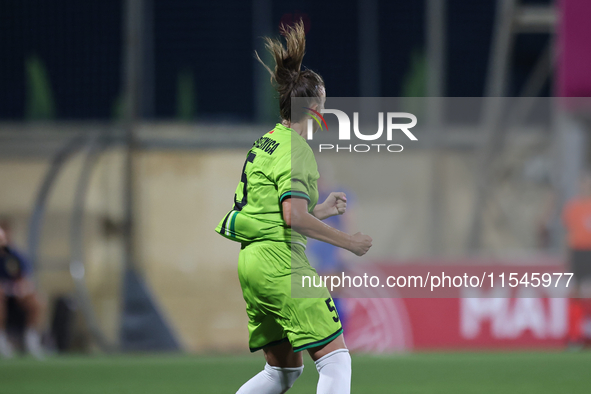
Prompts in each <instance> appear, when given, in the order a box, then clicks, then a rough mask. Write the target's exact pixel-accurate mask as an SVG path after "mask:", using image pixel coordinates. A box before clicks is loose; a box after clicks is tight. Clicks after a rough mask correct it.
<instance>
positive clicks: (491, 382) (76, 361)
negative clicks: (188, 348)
mask: <svg viewBox="0 0 591 394" xmlns="http://www.w3.org/2000/svg"><path fill="white" fill-rule="evenodd" d="M262 366H263V361H262V354H258V353H257V354H255V355H250V356H248V355H240V356H185V355H150V356H96V357H83V356H69V357H53V358H49V359H48V360H46V361H45V362H38V361H36V360H33V359H31V358H17V359H13V360H0V394H13V393H14V394H29V393H30V394H39V393H43V394H52V393H56V394H58V393H59V394H69V393H72V394H74V393H75V394H80V393H85V394H93V393H97V394H99V393H100V394H103V393H138V394H140V393H141V394H152V393H153V394H166V393H174V394H184V393H186V394H197V393H199V394H200V393H206V394H209V393H212V394H214V393H235V392H236V390H237V389H238V388H239V387H240V385H241V384H242V383H243V382H245V381H246V380H248V379H249V378H250V377H251V376H253V375H254V374H256V373H258V372H259V371H260V370H261V368H262ZM317 378H318V373H317V372H316V369H315V368H314V364H313V363H312V362H311V361H310V360H309V358H308V359H307V360H306V368H305V370H304V374H303V375H302V377H300V379H299V380H298V381H297V382H296V384H295V386H294V387H293V389H292V390H290V394H297V393H315V392H316V391H315V387H316V381H317ZM352 391H353V393H357V394H362V393H363V394H365V393H371V394H379V393H397V394H405V393H417V394H418V393H430V394H431V393H438V394H439V393H454V394H460V393H483V394H486V393H512V394H516V393H517V394H518V393H535V394H542V393H568V394H573V393H590V392H591V352H580V353H425V354H408V355H395V356H367V355H353V388H352Z"/></svg>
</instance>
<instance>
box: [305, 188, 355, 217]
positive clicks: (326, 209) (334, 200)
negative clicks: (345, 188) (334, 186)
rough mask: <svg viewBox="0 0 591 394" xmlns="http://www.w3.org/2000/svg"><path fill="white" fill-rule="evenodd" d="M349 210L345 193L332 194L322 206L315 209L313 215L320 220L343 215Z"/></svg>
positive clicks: (319, 205)
mask: <svg viewBox="0 0 591 394" xmlns="http://www.w3.org/2000/svg"><path fill="white" fill-rule="evenodd" d="M346 210H347V196H346V195H345V193H343V192H332V193H330V195H329V196H328V197H327V198H326V200H325V201H324V202H323V203H322V204H318V205H316V206H315V207H314V210H313V212H312V214H313V215H314V216H315V217H316V218H317V219H320V220H324V219H326V218H329V217H331V216H336V215H342V214H344V213H345V211H346Z"/></svg>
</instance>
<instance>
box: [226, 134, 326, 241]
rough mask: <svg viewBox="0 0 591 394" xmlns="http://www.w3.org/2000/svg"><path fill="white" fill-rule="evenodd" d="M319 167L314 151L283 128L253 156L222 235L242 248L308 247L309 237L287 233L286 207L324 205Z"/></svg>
mask: <svg viewBox="0 0 591 394" xmlns="http://www.w3.org/2000/svg"><path fill="white" fill-rule="evenodd" d="M318 178H319V174H318V167H317V165H316V159H315V157H314V153H313V152H312V148H310V145H308V142H307V141H306V140H305V139H304V138H303V137H302V136H300V135H299V134H298V133H296V132H295V131H293V130H292V129H290V128H287V127H285V126H283V125H282V124H280V123H278V124H277V125H276V126H275V129H273V130H271V131H269V132H268V133H267V134H265V135H264V136H262V137H261V138H259V139H258V140H257V141H255V143H254V144H253V146H252V148H251V149H250V150H249V151H248V154H247V156H246V161H245V162H244V167H243V168H242V177H241V179H240V182H239V183H238V187H237V188H236V194H235V195H234V208H233V209H232V210H231V211H230V212H229V213H228V214H227V215H226V216H224V218H223V219H222V220H221V221H220V223H219V224H218V226H217V228H216V231H217V232H218V233H219V234H221V235H223V236H224V237H226V238H229V239H231V240H233V241H237V242H246V243H249V242H255V241H263V240H267V241H283V242H296V243H300V244H303V245H305V244H306V237H305V236H303V235H301V234H299V233H297V232H295V231H293V230H292V229H291V228H289V227H287V226H286V224H285V220H283V214H282V211H283V210H282V206H281V203H282V202H283V200H285V199H286V198H288V197H295V198H304V199H306V200H308V210H309V212H312V210H313V209H314V207H315V206H316V203H317V202H318V185H317V181H318Z"/></svg>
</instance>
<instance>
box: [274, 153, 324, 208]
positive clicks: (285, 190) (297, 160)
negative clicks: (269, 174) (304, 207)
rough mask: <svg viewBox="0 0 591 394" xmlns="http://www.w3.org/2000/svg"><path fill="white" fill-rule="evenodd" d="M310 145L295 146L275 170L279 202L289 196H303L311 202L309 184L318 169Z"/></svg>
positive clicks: (278, 163)
mask: <svg viewBox="0 0 591 394" xmlns="http://www.w3.org/2000/svg"><path fill="white" fill-rule="evenodd" d="M306 148H308V147H298V148H294V149H293V150H292V152H291V154H287V155H284V157H282V158H281V159H280V160H279V161H278V162H277V164H276V165H275V170H274V177H275V179H274V182H275V184H276V185H277V192H278V194H279V203H282V202H283V200H285V199H286V198H288V197H296V198H303V199H306V200H308V203H310V188H311V185H310V184H309V183H310V182H311V181H312V180H313V179H315V178H314V176H313V175H314V172H315V171H316V159H315V158H314V154H313V153H312V151H311V149H309V148H308V149H306Z"/></svg>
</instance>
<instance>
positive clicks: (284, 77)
mask: <svg viewBox="0 0 591 394" xmlns="http://www.w3.org/2000/svg"><path fill="white" fill-rule="evenodd" d="M280 32H281V34H282V35H283V36H284V37H285V41H286V46H283V44H282V43H281V41H280V40H278V39H276V38H269V37H265V38H264V40H265V48H266V49H267V51H269V53H271V55H272V56H273V59H274V60H275V67H274V69H271V68H270V67H269V66H267V65H266V64H265V63H264V62H263V61H262V60H261V58H260V57H259V54H258V53H257V52H256V51H255V56H256V58H257V59H258V61H259V62H260V63H261V64H262V65H263V66H264V67H265V68H266V69H267V71H269V73H270V74H271V83H272V84H273V85H274V86H275V90H277V93H279V112H280V114H281V118H282V119H285V120H289V121H298V120H300V119H301V118H303V116H304V113H305V110H304V109H303V108H301V109H300V108H298V109H297V110H296V109H295V108H294V110H296V113H292V112H291V98H292V97H312V98H315V97H319V96H320V94H321V90H323V89H324V80H323V79H322V77H321V76H320V75H318V74H317V73H315V72H314V71H312V70H310V69H307V68H306V69H304V70H302V60H303V59H304V54H305V53H306V34H305V32H304V23H303V22H302V21H301V20H300V21H299V22H298V23H296V24H295V25H294V26H285V25H282V26H281V30H280ZM300 110H301V111H300Z"/></svg>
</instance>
